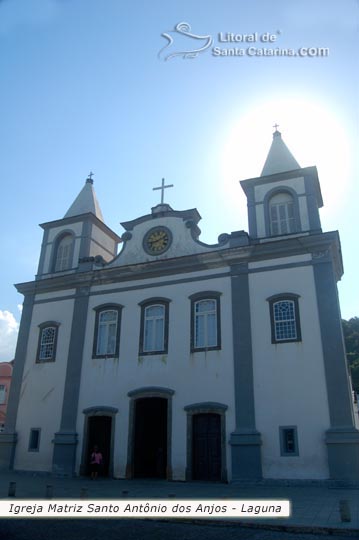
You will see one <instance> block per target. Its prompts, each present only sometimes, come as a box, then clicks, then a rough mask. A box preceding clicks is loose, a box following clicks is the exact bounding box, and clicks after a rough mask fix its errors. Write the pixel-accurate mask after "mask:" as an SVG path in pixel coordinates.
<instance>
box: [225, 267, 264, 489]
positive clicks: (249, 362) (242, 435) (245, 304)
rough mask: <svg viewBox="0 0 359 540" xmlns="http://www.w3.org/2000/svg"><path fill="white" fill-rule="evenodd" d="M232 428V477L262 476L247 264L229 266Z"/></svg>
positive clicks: (252, 477) (235, 478) (237, 478)
mask: <svg viewBox="0 0 359 540" xmlns="http://www.w3.org/2000/svg"><path fill="white" fill-rule="evenodd" d="M231 274H232V275H231V288H232V321H233V358H234V389H235V418H236V428H235V431H234V432H233V433H231V438H230V444H231V447H232V479H233V480H240V479H245V478H247V479H258V478H262V461H261V444H262V442H261V436H260V433H259V432H258V431H257V430H256V426H255V404H254V388H253V355H252V332H251V318H250V301H249V278H248V265H247V264H238V265H235V266H232V268H231Z"/></svg>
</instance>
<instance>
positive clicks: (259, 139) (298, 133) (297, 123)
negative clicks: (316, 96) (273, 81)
mask: <svg viewBox="0 0 359 540" xmlns="http://www.w3.org/2000/svg"><path fill="white" fill-rule="evenodd" d="M275 123H278V124H279V127H278V130H279V131H280V132H281V133H282V137H283V140H284V142H285V143H286V145H287V146H288V148H289V150H290V151H291V153H292V154H293V156H294V157H295V158H296V160H297V161H298V163H299V164H300V166H301V167H308V166H312V165H316V166H317V168H318V174H319V180H320V184H321V190H322V195H323V201H324V209H323V210H324V211H325V213H326V214H328V215H330V214H332V213H335V211H336V210H339V209H340V207H341V205H342V204H343V201H344V199H345V197H344V196H345V192H346V190H347V188H348V182H349V178H350V172H351V170H350V169H351V163H350V142H349V138H348V135H347V134H346V132H345V130H344V129H343V127H342V125H341V124H340V123H339V120H338V118H336V117H335V114H334V113H333V112H332V111H331V110H329V109H328V108H325V107H324V106H322V105H320V104H319V103H315V102H311V101H309V100H308V101H307V100H305V99H280V100H279V99H278V100H275V101H270V102H264V103H262V104H260V105H257V106H256V107H254V108H251V109H250V110H249V111H248V112H247V113H246V114H243V115H241V116H237V117H236V120H235V122H234V123H233V125H232V126H230V127H229V129H228V131H227V134H228V135H227V138H226V140H225V144H224V147H223V153H222V156H221V166H220V175H221V179H222V185H223V187H225V189H224V192H225V193H226V194H227V203H228V199H229V198H230V199H231V200H232V204H233V209H234V207H235V206H236V210H237V211H238V184H237V182H236V181H234V180H244V179H246V178H253V177H256V176H259V175H260V174H261V170H262V167H263V165H264V162H265V159H266V156H267V154H268V150H269V147H270V145H271V142H272V135H271V133H272V132H273V131H274V128H273V127H272V126H273V125H274V124H275ZM234 184H236V185H234ZM228 194H230V197H228ZM243 211H245V209H244V208H241V213H242V212H243Z"/></svg>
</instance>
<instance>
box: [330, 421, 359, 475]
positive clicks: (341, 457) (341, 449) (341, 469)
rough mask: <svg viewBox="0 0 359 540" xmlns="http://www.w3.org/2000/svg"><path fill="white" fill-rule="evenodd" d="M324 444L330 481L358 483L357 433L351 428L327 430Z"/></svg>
mask: <svg viewBox="0 0 359 540" xmlns="http://www.w3.org/2000/svg"><path fill="white" fill-rule="evenodd" d="M325 442H326V444H327V449H328V464H329V474H330V479H331V480H336V481H344V482H349V483H357V482H359V431H358V430H357V429H355V428H353V427H348V428H333V429H328V430H327V432H326V438H325Z"/></svg>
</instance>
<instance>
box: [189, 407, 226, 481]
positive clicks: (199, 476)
mask: <svg viewBox="0 0 359 540" xmlns="http://www.w3.org/2000/svg"><path fill="white" fill-rule="evenodd" d="M192 429H193V434H192V442H193V448H192V458H193V463H192V471H193V479H194V480H210V481H220V480H221V466H222V461H221V418H220V415H219V414H214V413H205V414H195V415H194V416H193V424H192Z"/></svg>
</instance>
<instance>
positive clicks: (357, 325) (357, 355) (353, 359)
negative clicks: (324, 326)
mask: <svg viewBox="0 0 359 540" xmlns="http://www.w3.org/2000/svg"><path fill="white" fill-rule="evenodd" d="M342 322H343V332H344V340H345V347H346V350H347V359H348V364H349V366H350V370H351V374H352V381H353V388H354V390H355V391H356V392H357V393H359V317H353V318H352V319H349V321H344V320H343V321H342Z"/></svg>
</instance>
